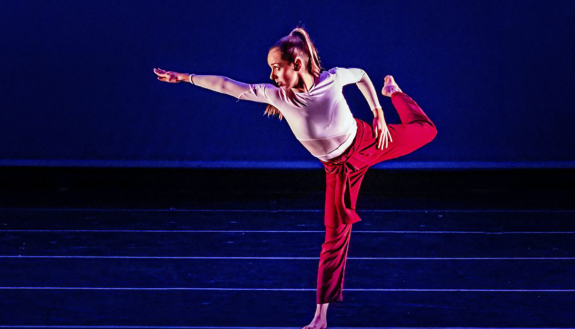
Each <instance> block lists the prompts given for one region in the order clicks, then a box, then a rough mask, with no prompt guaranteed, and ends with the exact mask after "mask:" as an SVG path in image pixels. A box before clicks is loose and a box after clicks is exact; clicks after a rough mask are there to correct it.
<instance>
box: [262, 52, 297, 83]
mask: <svg viewBox="0 0 575 329" xmlns="http://www.w3.org/2000/svg"><path fill="white" fill-rule="evenodd" d="M296 61H300V60H299V59H296ZM268 65H269V66H270V68H271V70H272V73H271V74H270V79H272V80H274V81H275V82H276V83H277V85H278V86H279V87H280V88H283V89H289V88H293V87H295V86H296V85H297V84H298V79H299V77H298V72H299V71H295V70H294V64H293V63H289V62H287V61H284V60H283V59H282V58H281V51H280V50H279V49H278V48H273V49H272V50H271V51H270V52H269V53H268ZM301 66H302V65H301V64H300V67H301Z"/></svg>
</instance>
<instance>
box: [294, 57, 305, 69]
mask: <svg viewBox="0 0 575 329" xmlns="http://www.w3.org/2000/svg"><path fill="white" fill-rule="evenodd" d="M302 66H303V65H302V60H301V58H299V57H296V59H295V61H294V64H293V69H294V70H295V71H299V69H300V68H301V67H302Z"/></svg>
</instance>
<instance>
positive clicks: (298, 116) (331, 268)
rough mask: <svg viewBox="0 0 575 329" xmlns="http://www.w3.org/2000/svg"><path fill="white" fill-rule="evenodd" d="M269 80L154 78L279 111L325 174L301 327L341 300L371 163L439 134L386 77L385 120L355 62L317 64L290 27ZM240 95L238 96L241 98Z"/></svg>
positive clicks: (310, 328)
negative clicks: (361, 107)
mask: <svg viewBox="0 0 575 329" xmlns="http://www.w3.org/2000/svg"><path fill="white" fill-rule="evenodd" d="M267 60H268V65H269V66H270V67H271V69H272V72H271V75H270V79H271V80H273V81H274V82H275V83H274V84H269V83H259V84H246V83H242V82H239V81H235V80H232V79H230V78H228V77H225V76H216V75H196V74H187V73H178V72H172V71H164V70H162V69H159V68H158V69H154V73H155V74H156V75H158V80H160V81H164V82H169V83H178V82H181V81H187V82H189V83H191V84H193V85H196V86H200V87H203V88H207V89H210V90H213V91H216V92H219V93H224V94H227V95H230V96H233V97H236V98H238V101H239V100H240V99H245V100H249V101H253V102H259V103H267V104H268V105H267V108H266V111H265V112H264V114H268V116H269V115H278V116H279V119H280V120H281V119H282V118H283V117H284V116H285V118H286V121H287V122H288V124H289V126H290V128H291V130H292V131H293V133H294V135H295V136H296V138H297V139H298V140H299V141H300V142H301V143H302V144H303V146H304V147H305V148H306V149H308V150H309V152H310V153H311V154H312V155H313V156H315V157H316V158H318V159H319V161H320V162H321V163H322V164H323V165H324V169H325V172H326V193H325V197H326V198H325V215H324V224H325V227H326V232H325V242H324V243H323V244H322V248H321V253H320V260H319V268H318V278H317V293H316V303H317V308H316V312H315V316H314V318H313V320H312V322H311V323H310V324H309V325H307V326H305V327H303V328H302V329H324V328H327V307H328V305H329V303H330V302H341V301H342V300H343V295H342V292H343V279H344V272H345V265H346V259H347V251H348V247H349V240H350V235H351V226H352V224H353V223H356V222H358V221H360V220H361V219H360V218H359V216H358V214H357V213H356V211H355V209H356V201H357V197H358V193H359V188H360V185H361V182H362V180H363V177H364V175H365V173H366V171H367V169H368V168H370V167H371V166H373V165H375V164H377V163H379V162H382V161H386V160H389V159H393V158H397V157H400V156H402V155H406V154H408V153H411V152H413V151H415V150H417V149H419V148H420V147H422V146H423V145H425V144H427V143H429V142H431V141H432V140H433V139H434V138H435V136H436V135H437V130H436V128H435V124H434V123H433V122H432V121H431V120H430V119H429V118H428V117H427V115H426V114H425V113H424V112H423V111H422V109H421V108H420V107H419V106H418V104H417V103H416V102H415V101H414V100H413V99H411V98H410V97H409V96H407V95H406V94H405V93H403V92H402V90H401V89H400V88H399V86H398V85H397V84H396V83H395V81H394V79H393V77H392V76H391V75H388V76H386V77H385V79H384V86H383V89H382V94H383V95H384V96H387V97H391V101H392V103H393V105H394V106H395V108H396V110H397V112H398V113H399V117H400V119H401V124H389V125H388V124H386V122H385V118H384V116H383V109H382V107H381V106H380V104H379V100H378V98H377V93H376V91H375V88H374V86H373V84H372V82H371V80H370V79H369V76H368V75H367V74H366V73H365V71H364V70H362V69H359V68H342V67H334V68H332V69H330V70H327V71H326V70H324V69H323V68H322V67H321V64H320V61H319V57H318V54H317V50H316V48H315V47H314V45H313V43H312V41H311V39H310V37H309V35H308V33H307V32H306V31H305V30H304V29H303V28H302V27H297V28H295V29H294V30H293V31H292V32H291V33H290V34H289V35H287V36H285V37H283V38H281V39H280V40H278V41H277V42H276V43H275V44H274V45H273V46H272V47H271V48H270V49H269V51H268V58H267ZM351 83H355V84H356V85H357V87H358V88H359V90H360V91H361V92H362V94H363V95H364V96H365V98H366V100H367V102H368V104H369V106H370V108H371V111H372V113H373V115H374V119H373V123H372V126H373V127H372V126H370V125H369V124H367V123H366V122H365V121H363V120H360V119H357V118H354V117H353V115H352V113H351V111H350V109H349V106H348V105H347V102H346V101H345V98H344V97H343V94H342V87H343V86H345V85H348V84H351ZM242 97H243V98H242Z"/></svg>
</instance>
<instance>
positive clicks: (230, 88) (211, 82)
mask: <svg viewBox="0 0 575 329" xmlns="http://www.w3.org/2000/svg"><path fill="white" fill-rule="evenodd" d="M154 73H156V74H157V75H158V80H160V81H165V82H170V83H179V82H187V83H192V84H194V85H196V86H199V87H202V88H206V89H209V90H212V91H215V92H218V93H222V94H227V95H230V96H233V97H235V98H238V99H240V98H241V97H242V96H243V97H244V99H246V100H251V101H254V102H261V103H268V102H269V99H268V97H267V96H266V94H265V91H263V89H264V84H255V85H253V84H252V85H250V84H247V83H243V82H239V81H236V80H233V79H230V78H228V77H225V76H221V75H197V74H189V73H179V72H173V71H164V70H162V69H159V68H157V69H156V68H155V69H154ZM190 76H191V79H190ZM269 87H272V86H271V85H270V86H269ZM260 91H261V92H260Z"/></svg>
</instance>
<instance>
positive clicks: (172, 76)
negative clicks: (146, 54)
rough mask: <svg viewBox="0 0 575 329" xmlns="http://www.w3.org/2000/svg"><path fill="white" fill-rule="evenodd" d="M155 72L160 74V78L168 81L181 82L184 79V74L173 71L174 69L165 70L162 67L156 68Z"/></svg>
mask: <svg viewBox="0 0 575 329" xmlns="http://www.w3.org/2000/svg"><path fill="white" fill-rule="evenodd" d="M154 73H156V74H157V75H158V80H160V81H164V82H168V83H179V82H182V80H183V79H184V74H182V73H178V72H173V71H164V70H162V69H160V68H157V69H156V68H154Z"/></svg>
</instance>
